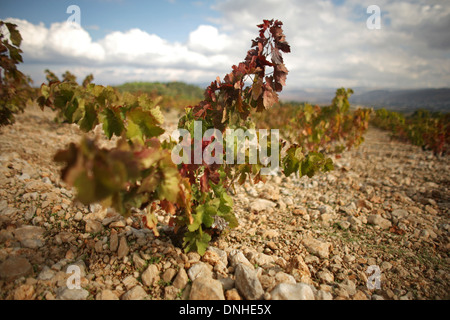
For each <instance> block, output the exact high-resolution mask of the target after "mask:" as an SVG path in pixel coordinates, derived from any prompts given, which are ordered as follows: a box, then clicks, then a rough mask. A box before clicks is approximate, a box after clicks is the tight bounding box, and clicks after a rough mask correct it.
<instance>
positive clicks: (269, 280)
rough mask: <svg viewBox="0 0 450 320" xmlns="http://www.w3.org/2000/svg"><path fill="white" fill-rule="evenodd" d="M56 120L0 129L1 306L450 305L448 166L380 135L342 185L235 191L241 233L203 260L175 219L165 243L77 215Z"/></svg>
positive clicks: (280, 180)
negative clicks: (140, 302)
mask: <svg viewBox="0 0 450 320" xmlns="http://www.w3.org/2000/svg"><path fill="white" fill-rule="evenodd" d="M53 117H54V113H52V112H50V111H45V112H42V111H40V110H39V109H38V108H34V107H30V108H28V109H27V110H26V111H25V113H24V114H21V115H19V116H17V122H16V124H14V125H13V126H8V127H3V128H1V129H0V130H1V131H0V299H4V300H8V299H15V300H25V299H35V300H53V299H87V300H95V299H98V300H116V299H121V300H132V299H155V300H163V299H189V298H199V297H200V298H202V297H207V296H210V297H214V298H215V299H230V300H239V299H296V300H297V299H310V300H312V299H315V300H330V299H334V300H347V299H354V300H366V299H367V300H435V299H449V298H450V296H449V292H450V281H449V280H450V272H449V271H450V270H449V262H450V257H449V250H450V243H449V232H450V222H449V218H448V217H449V213H450V183H449V181H450V180H449V177H450V160H449V157H444V158H436V157H434V156H432V155H431V154H430V153H428V152H424V151H422V150H421V149H419V148H416V147H414V146H411V145H407V144H402V143H400V142H396V141H390V139H389V136H388V134H387V133H384V132H382V131H379V130H377V129H373V128H370V129H369V131H368V132H367V134H366V137H365V138H366V139H365V140H366V141H365V142H364V143H363V144H362V145H361V146H360V147H359V148H358V149H355V150H352V151H346V152H344V153H343V154H342V156H341V157H340V158H338V159H333V161H334V163H335V170H334V171H332V172H329V173H326V174H320V175H317V176H315V177H313V178H311V179H309V178H301V179H299V178H297V177H295V176H293V177H289V178H286V177H283V176H270V177H269V178H268V181H267V182H266V184H263V183H258V184H251V183H246V184H244V185H243V186H236V194H233V195H232V196H233V200H234V211H235V214H236V216H237V218H238V220H239V223H240V224H239V227H237V228H236V229H234V230H231V231H230V232H228V233H224V234H222V235H221V236H220V237H219V238H218V239H216V240H215V241H213V242H212V243H211V246H210V248H209V249H208V250H207V254H205V255H204V256H203V257H200V256H199V255H198V254H197V253H188V254H186V253H184V252H183V250H182V249H180V248H179V247H177V246H175V245H174V244H173V243H172V241H171V238H170V237H169V236H168V233H167V232H165V231H167V230H168V227H167V222H168V220H169V218H170V217H169V216H168V215H166V214H164V213H162V212H158V219H159V221H160V222H161V227H160V228H161V230H160V234H161V236H160V237H159V238H156V237H154V236H153V234H152V233H151V232H148V230H145V229H144V228H143V225H142V218H141V216H140V215H139V214H138V213H137V214H134V215H132V216H130V217H128V218H126V219H125V218H123V217H121V216H118V215H117V214H115V213H114V212H113V211H111V210H104V209H102V208H101V207H100V206H90V207H86V206H83V205H82V204H80V203H76V202H74V193H73V191H72V190H69V188H68V187H67V185H65V184H64V183H63V182H62V181H61V179H60V176H59V170H60V168H59V167H58V166H57V164H56V163H54V162H53V161H52V156H53V155H54V154H55V153H56V151H57V150H59V149H62V148H64V147H66V146H67V145H68V144H69V143H70V142H78V141H79V139H80V137H81V135H82V133H81V132H80V130H79V129H78V128H77V127H76V126H74V125H67V124H57V123H55V122H53V121H52V119H53ZM167 126H168V128H173V127H174V126H175V121H170V119H169V121H168V123H167ZM90 135H91V136H92V137H93V136H95V134H94V133H91V134H90ZM98 139H99V141H100V143H101V144H102V146H105V147H106V146H110V145H112V144H114V143H115V142H114V141H106V140H105V139H104V138H102V137H100V136H99V137H98ZM73 265H76V266H78V267H79V270H80V271H81V273H80V286H81V288H80V289H72V290H71V289H68V288H67V280H68V279H69V277H71V276H72V277H73V276H74V275H75V274H74V273H71V272H67V271H68V270H72V269H69V267H70V266H73ZM369 267H370V268H369ZM369 269H370V270H372V271H370V272H368V271H369ZM374 280H378V284H379V286H378V287H374V288H373V289H371V288H369V287H370V286H368V283H369V282H370V283H377V282H375V281H374Z"/></svg>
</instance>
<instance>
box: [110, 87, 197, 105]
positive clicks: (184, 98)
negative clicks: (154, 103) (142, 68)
mask: <svg viewBox="0 0 450 320" xmlns="http://www.w3.org/2000/svg"><path fill="white" fill-rule="evenodd" d="M116 88H117V89H118V90H119V91H120V92H132V93H134V92H140V93H147V94H148V95H149V96H150V97H152V98H156V97H161V100H160V101H159V103H158V105H159V106H160V107H162V108H164V109H170V108H177V109H180V110H183V109H184V108H185V107H187V106H189V105H196V104H197V103H198V102H200V101H201V100H203V99H204V97H203V91H204V90H203V89H202V88H200V87H198V86H196V85H193V84H187V83H184V82H128V83H124V84H122V85H119V86H116Z"/></svg>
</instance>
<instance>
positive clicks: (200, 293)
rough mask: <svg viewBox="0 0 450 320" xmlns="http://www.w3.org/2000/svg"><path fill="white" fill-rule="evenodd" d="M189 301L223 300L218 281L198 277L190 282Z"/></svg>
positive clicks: (220, 285)
mask: <svg viewBox="0 0 450 320" xmlns="http://www.w3.org/2000/svg"><path fill="white" fill-rule="evenodd" d="M189 299H190V300H225V296H224V293H223V287H222V284H221V283H220V281H218V280H215V279H213V278H211V277H205V276H200V277H197V278H195V280H194V281H193V282H192V287H191V292H190V294H189Z"/></svg>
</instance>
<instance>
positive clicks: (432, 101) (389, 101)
mask: <svg viewBox="0 0 450 320" xmlns="http://www.w3.org/2000/svg"><path fill="white" fill-rule="evenodd" d="M350 103H352V104H361V105H366V106H370V107H374V108H375V109H378V108H386V109H390V110H396V111H401V112H412V111H414V110H417V109H428V110H430V111H441V112H450V88H442V89H417V90H373V91H368V92H364V93H360V94H358V93H357V92H355V94H354V95H353V96H352V97H351V98H350Z"/></svg>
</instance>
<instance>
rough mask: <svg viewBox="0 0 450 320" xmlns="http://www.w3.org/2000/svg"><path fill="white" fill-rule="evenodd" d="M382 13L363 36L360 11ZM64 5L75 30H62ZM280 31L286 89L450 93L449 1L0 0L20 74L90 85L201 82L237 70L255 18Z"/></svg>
mask: <svg viewBox="0 0 450 320" xmlns="http://www.w3.org/2000/svg"><path fill="white" fill-rule="evenodd" d="M372 4H376V5H377V6H378V7H379V8H380V10H381V12H380V13H381V29H376V30H370V29H368V28H367V24H366V20H367V19H368V18H369V16H370V14H368V13H367V12H366V10H367V8H368V6H370V5H372ZM69 5H78V6H79V7H80V10H81V16H80V17H81V25H80V26H78V27H73V25H72V26H70V25H68V24H67V23H65V21H66V20H67V18H68V17H69V16H70V14H68V13H66V10H67V7H68V6H69ZM271 18H274V19H279V20H281V21H283V23H284V30H285V34H286V36H287V40H288V42H289V43H290V45H291V48H292V52H291V53H290V54H288V55H286V56H285V63H286V66H287V68H288V69H289V71H290V73H289V75H288V80H287V88H286V89H287V90H298V89H308V88H312V89H314V88H324V87H325V88H338V87H341V86H345V87H353V88H355V87H370V88H386V87H387V88H422V87H450V32H448V30H449V28H450V1H440V0H411V1H401V0H376V1H373V0H334V1H331V0H317V1H309V0H282V1H281V0H254V1H253V0H252V1H249V0H247V1H243V0H209V1H208V0H198V1H186V0H185V1H182V0H159V1H141V0H94V1H92V0H91V1H84V0H83V1H74V0H69V1H66V0H45V1H43V0H41V1H39V0H38V1H31V0H12V1H10V0H6V1H5V0H2V1H0V19H3V20H4V19H9V21H11V22H14V23H16V24H17V25H18V26H19V30H20V31H21V33H22V36H23V38H24V41H23V44H22V49H23V51H24V54H23V56H24V64H22V65H21V66H20V69H21V70H22V71H23V72H25V73H26V74H28V75H30V76H31V77H32V78H33V79H34V80H35V83H37V84H39V83H40V82H42V81H43V80H44V70H45V69H47V68H49V69H51V70H53V71H54V72H55V73H56V74H62V73H63V72H64V71H65V70H70V71H71V72H73V73H75V74H76V75H77V76H78V77H79V78H83V77H84V76H85V75H87V74H88V73H93V74H94V77H95V81H96V82H97V83H99V84H119V83H123V82H126V81H174V80H177V81H185V82H190V83H198V84H205V83H209V82H210V81H212V80H213V79H215V78H216V77H217V76H219V77H223V76H224V75H225V74H226V73H228V72H229V71H230V69H231V66H232V65H233V64H237V63H239V62H240V61H241V60H242V59H243V58H244V57H245V54H246V52H247V50H248V49H249V46H250V43H251V39H253V38H255V37H256V36H257V28H256V25H257V24H259V23H261V21H262V20H263V19H271Z"/></svg>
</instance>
